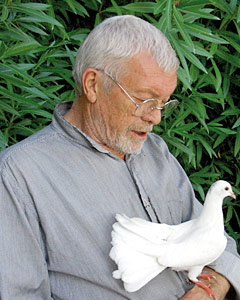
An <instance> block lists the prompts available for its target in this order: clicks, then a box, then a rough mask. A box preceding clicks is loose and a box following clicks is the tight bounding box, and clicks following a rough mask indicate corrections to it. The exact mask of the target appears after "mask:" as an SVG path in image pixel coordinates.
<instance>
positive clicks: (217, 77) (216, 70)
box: [211, 59, 222, 92]
mask: <svg viewBox="0 0 240 300" xmlns="http://www.w3.org/2000/svg"><path fill="white" fill-rule="evenodd" d="M211 62H212V65H213V68H214V71H215V74H216V84H215V89H216V91H217V92H218V90H219V88H220V86H221V84H222V75H221V72H220V71H219V69H218V67H217V65H216V63H215V61H214V60H213V59H211Z"/></svg>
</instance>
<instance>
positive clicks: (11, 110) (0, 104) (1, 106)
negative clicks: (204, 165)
mask: <svg viewBox="0 0 240 300" xmlns="http://www.w3.org/2000/svg"><path fill="white" fill-rule="evenodd" d="M0 91H1V87H0ZM0 109H2V110H3V111H6V112H9V113H11V114H13V115H17V116H19V113H18V112H17V111H16V110H15V109H14V108H13V107H12V106H11V105H9V104H8V103H6V102H3V100H1V101H0Z"/></svg>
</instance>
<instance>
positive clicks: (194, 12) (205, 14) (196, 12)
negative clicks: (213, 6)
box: [180, 9, 220, 20]
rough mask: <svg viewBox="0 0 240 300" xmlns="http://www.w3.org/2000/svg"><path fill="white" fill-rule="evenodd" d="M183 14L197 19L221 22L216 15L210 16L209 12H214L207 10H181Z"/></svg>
mask: <svg viewBox="0 0 240 300" xmlns="http://www.w3.org/2000/svg"><path fill="white" fill-rule="evenodd" d="M180 10H181V11H182V12H183V13H186V14H189V15H192V16H195V17H197V18H199V19H200V18H203V19H210V20H220V19H219V18H218V17H216V16H215V15H212V14H210V13H209V12H210V11H212V10H207V9H199V10H193V9H192V10H186V9H180Z"/></svg>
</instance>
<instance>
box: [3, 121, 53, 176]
mask: <svg viewBox="0 0 240 300" xmlns="http://www.w3.org/2000/svg"><path fill="white" fill-rule="evenodd" d="M56 135H57V133H56V132H54V131H53V130H52V128H51V126H47V127H46V128H44V129H42V130H40V131H39V132H37V133H35V134H33V135H32V136H30V137H27V138H26V139H24V140H22V141H21V142H18V143H17V144H15V145H13V146H10V147H9V148H7V149H5V150H3V151H2V152H0V172H1V173H3V172H5V170H6V169H9V168H12V167H14V165H15V166H20V165H23V164H24V163H25V164H27V163H28V162H29V159H31V157H33V156H34V155H35V154H36V153H39V152H41V151H47V148H48V147H49V145H50V144H51V143H52V142H53V140H54V136H56Z"/></svg>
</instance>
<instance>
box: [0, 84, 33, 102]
mask: <svg viewBox="0 0 240 300" xmlns="http://www.w3.org/2000/svg"><path fill="white" fill-rule="evenodd" d="M0 93H2V95H4V96H5V97H7V98H8V99H12V100H16V101H18V102H19V103H22V104H27V105H29V104H30V105H36V103H35V102H34V101H32V100H30V99H27V98H25V97H23V96H20V95H18V94H16V93H13V92H11V91H9V90H7V89H6V88H4V87H2V86H0Z"/></svg>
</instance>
